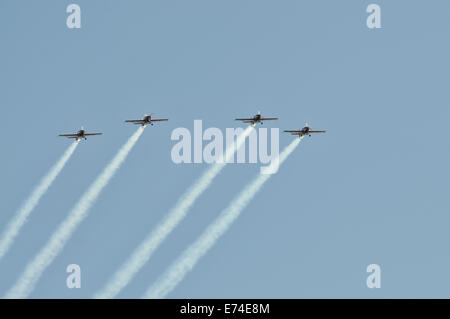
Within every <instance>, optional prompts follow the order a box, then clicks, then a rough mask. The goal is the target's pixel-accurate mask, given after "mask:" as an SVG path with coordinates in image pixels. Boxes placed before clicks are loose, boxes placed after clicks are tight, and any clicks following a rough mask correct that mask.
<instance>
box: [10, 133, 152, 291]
mask: <svg viewBox="0 0 450 319" xmlns="http://www.w3.org/2000/svg"><path fill="white" fill-rule="evenodd" d="M143 131H144V127H142V126H141V127H140V128H139V129H138V130H137V131H136V133H134V134H133V135H132V136H131V137H130V138H129V139H128V141H127V142H126V143H125V144H124V145H123V146H122V148H121V149H120V150H119V152H118V153H117V154H116V156H114V158H113V159H112V160H111V162H110V163H109V164H108V166H106V167H105V169H104V170H103V171H102V173H101V174H100V175H99V176H98V177H97V179H96V180H95V181H94V183H92V184H91V186H90V187H89V189H88V190H87V191H86V192H85V193H84V194H83V196H82V197H81V199H80V200H79V201H78V202H77V204H76V205H75V207H74V208H73V209H72V211H71V212H70V213H69V215H68V216H67V217H66V219H65V220H64V221H63V222H62V223H61V224H60V225H59V227H58V229H57V230H56V231H55V232H54V233H53V235H52V236H51V237H50V239H49V240H48V242H47V243H46V244H45V246H44V247H43V248H42V249H41V250H40V251H39V253H38V254H37V255H36V256H35V257H34V259H33V260H32V261H31V262H30V263H29V264H28V265H27V266H26V268H25V271H24V272H23V273H22V275H21V276H20V277H19V279H18V280H17V281H16V283H15V284H14V286H13V287H12V288H11V289H10V290H9V291H8V292H7V293H6V295H5V298H26V297H27V296H28V295H29V294H30V293H31V292H32V291H33V289H34V287H35V286H36V284H37V282H38V281H39V278H40V277H41V275H42V273H43V272H44V271H45V269H46V268H47V267H48V266H49V265H50V264H51V263H52V262H53V260H54V259H55V258H56V256H58V254H59V253H60V252H61V251H62V249H63V248H64V246H65V244H66V243H67V242H68V240H69V239H70V237H71V236H72V234H73V232H74V231H75V230H76V229H77V227H78V225H79V224H80V223H81V222H82V221H83V219H84V218H85V217H86V216H87V213H88V211H89V209H90V208H91V206H92V204H93V203H94V202H95V200H96V199H97V198H98V196H99V195H100V192H101V191H102V190H103V188H104V187H105V186H106V185H107V184H108V182H109V181H110V180H111V178H112V177H113V176H114V174H115V173H116V171H117V170H118V168H119V167H120V165H121V164H122V163H123V162H124V161H125V159H126V157H127V155H128V154H129V152H130V151H131V149H132V148H133V146H134V145H135V143H136V142H137V140H138V139H139V137H140V136H141V134H142V132H143Z"/></svg>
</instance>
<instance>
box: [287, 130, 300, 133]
mask: <svg viewBox="0 0 450 319" xmlns="http://www.w3.org/2000/svg"><path fill="white" fill-rule="evenodd" d="M284 132H287V133H301V132H302V131H296V130H294V131H289V130H285V131H284Z"/></svg>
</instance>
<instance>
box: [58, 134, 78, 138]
mask: <svg viewBox="0 0 450 319" xmlns="http://www.w3.org/2000/svg"><path fill="white" fill-rule="evenodd" d="M58 136H64V137H68V138H76V137H78V134H59V135H58Z"/></svg>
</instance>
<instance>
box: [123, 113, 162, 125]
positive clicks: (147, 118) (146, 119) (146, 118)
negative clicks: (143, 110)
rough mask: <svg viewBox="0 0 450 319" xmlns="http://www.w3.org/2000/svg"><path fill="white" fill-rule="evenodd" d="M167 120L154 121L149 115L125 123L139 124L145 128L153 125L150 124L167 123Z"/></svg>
mask: <svg viewBox="0 0 450 319" xmlns="http://www.w3.org/2000/svg"><path fill="white" fill-rule="evenodd" d="M168 120H169V119H154V118H152V116H151V115H147V114H145V115H144V118H143V119H142V120H126V121H125V122H127V123H133V124H139V125H142V126H147V125H148V124H150V125H153V123H152V122H161V121H168Z"/></svg>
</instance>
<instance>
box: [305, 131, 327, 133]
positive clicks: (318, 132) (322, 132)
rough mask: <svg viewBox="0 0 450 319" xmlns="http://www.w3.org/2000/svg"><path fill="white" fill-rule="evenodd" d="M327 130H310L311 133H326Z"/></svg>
mask: <svg viewBox="0 0 450 319" xmlns="http://www.w3.org/2000/svg"><path fill="white" fill-rule="evenodd" d="M325 132H326V131H309V133H325Z"/></svg>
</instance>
